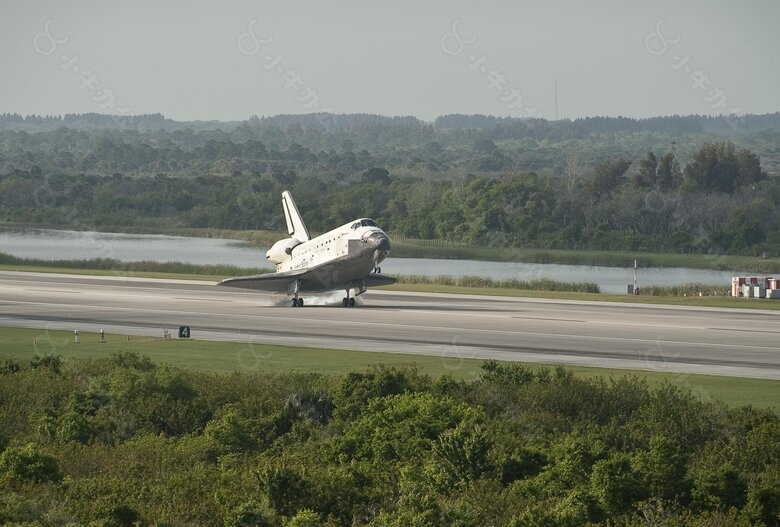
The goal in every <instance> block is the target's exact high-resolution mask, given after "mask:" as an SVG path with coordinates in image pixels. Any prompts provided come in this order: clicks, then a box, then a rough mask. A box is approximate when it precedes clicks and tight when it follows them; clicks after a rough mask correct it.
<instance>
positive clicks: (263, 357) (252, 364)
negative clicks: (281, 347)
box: [236, 336, 274, 370]
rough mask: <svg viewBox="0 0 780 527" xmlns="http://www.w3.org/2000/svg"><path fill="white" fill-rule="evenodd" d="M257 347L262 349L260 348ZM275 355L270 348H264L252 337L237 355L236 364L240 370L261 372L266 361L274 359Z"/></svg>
mask: <svg viewBox="0 0 780 527" xmlns="http://www.w3.org/2000/svg"><path fill="white" fill-rule="evenodd" d="M257 345H260V346H261V347H260V348H258V347H257ZM273 354H274V353H273V351H272V350H271V349H270V347H269V346H262V344H261V343H259V342H255V341H254V337H251V336H250V337H249V339H248V340H247V341H246V344H245V346H243V347H242V348H241V349H240V350H238V352H237V353H236V362H238V365H239V367H240V368H243V369H245V370H259V369H261V368H262V365H263V363H264V362H265V361H267V360H269V359H270V358H271V357H273Z"/></svg>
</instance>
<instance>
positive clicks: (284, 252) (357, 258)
mask: <svg viewBox="0 0 780 527" xmlns="http://www.w3.org/2000/svg"><path fill="white" fill-rule="evenodd" d="M282 207H283V208H284V218H285V221H286V223H287V233H288V234H289V235H290V237H289V238H285V239H283V240H279V241H278V242H276V243H275V244H274V245H273V246H272V247H271V248H270V249H269V250H268V252H267V253H266V254H265V257H266V259H267V260H268V261H269V262H271V263H273V264H275V265H276V272H275V273H267V274H260V275H253V276H241V277H236V278H228V279H226V280H222V281H221V282H219V284H217V285H220V286H228V287H241V288H245V289H255V290H259V291H269V292H274V293H286V294H287V295H288V296H289V297H291V299H292V306H293V307H303V304H304V301H303V298H301V295H303V294H317V293H327V292H330V291H339V290H342V291H345V296H344V298H343V299H342V302H341V304H342V305H343V306H345V307H352V306H354V305H355V297H356V296H358V295H361V294H363V293H365V292H366V290H367V289H368V288H369V287H375V286H379V285H389V284H392V283H394V282H395V278H394V277H392V276H386V275H382V274H381V272H382V270H381V268H380V267H379V264H380V263H382V261H384V259H385V258H387V256H388V254H389V253H390V237H389V236H388V235H387V233H385V232H384V231H383V230H382V229H380V228H379V226H378V225H377V224H376V222H374V220H371V219H369V218H360V219H356V220H353V221H351V222H349V223H345V224H344V225H342V226H341V227H338V228H336V229H333V230H332V231H329V232H326V233H325V234H322V235H320V236H317V237H316V238H311V237H310V236H309V230H308V229H307V228H306V225H305V224H304V222H303V218H302V217H301V214H300V212H299V211H298V207H297V206H296V205H295V201H294V200H293V197H292V195H291V194H290V192H288V191H286V190H285V191H284V192H283V193H282Z"/></svg>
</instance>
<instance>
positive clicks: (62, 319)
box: [0, 272, 780, 379]
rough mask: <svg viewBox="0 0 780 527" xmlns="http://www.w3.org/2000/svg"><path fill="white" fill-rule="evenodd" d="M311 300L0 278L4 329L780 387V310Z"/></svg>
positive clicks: (409, 297) (411, 297) (193, 286)
mask: <svg viewBox="0 0 780 527" xmlns="http://www.w3.org/2000/svg"><path fill="white" fill-rule="evenodd" d="M341 296H343V295H342V294H341V293H338V294H335V295H334V296H333V297H332V298H333V299H334V300H336V301H339V302H340V299H341ZM305 299H306V303H307V307H304V308H292V307H288V303H287V301H286V299H284V298H280V297H278V296H273V295H266V294H263V293H258V292H256V291H248V290H240V289H233V288H223V287H216V286H215V285H214V284H213V283H207V282H195V281H184V280H153V279H136V278H124V277H94V276H76V275H59V274H41V273H21V272H0V326H17V327H33V328H49V329H65V330H71V331H72V330H74V329H78V330H80V331H85V332H86V331H99V330H100V329H104V330H105V331H106V332H108V333H120V334H131V335H155V336H162V332H163V329H168V330H170V331H171V332H172V333H173V334H174V335H175V334H176V329H177V328H178V327H179V326H180V325H189V326H191V328H192V336H193V338H199V339H210V340H229V341H238V342H250V343H255V344H259V343H272V344H287V345H296V346H312V347H321V348H336V349H354V350H361V351H372V352H398V353H409V354H424V355H434V356H440V357H442V360H443V361H446V364H451V365H453V366H455V365H457V364H458V362H459V361H462V360H463V359H487V358H494V359H498V360H517V361H525V362H538V363H548V364H566V365H581V366H594V367H605V368H622V369H642V370H651V371H660V372H668V373H681V374H686V373H699V374H711V375H728V376H740V377H754V378H764V379H780V313H779V312H774V311H766V310H739V309H733V310H732V309H715V308H712V309H707V308H693V307H676V306H674V307H673V306H651V305H637V304H625V303H612V302H575V301H564V300H544V299H522V298H504V297H487V296H472V295H439V294H435V295H434V294H420V293H401V292H390V291H376V290H373V291H369V292H368V293H366V294H365V295H363V296H362V297H360V298H359V304H360V305H358V306H356V307H354V308H343V307H340V306H339V307H323V306H317V305H312V304H313V303H314V302H316V300H315V299H312V298H305ZM319 301H320V303H321V302H322V299H320V300H319ZM0 350H2V343H0Z"/></svg>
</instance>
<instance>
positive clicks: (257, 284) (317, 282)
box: [217, 262, 395, 293]
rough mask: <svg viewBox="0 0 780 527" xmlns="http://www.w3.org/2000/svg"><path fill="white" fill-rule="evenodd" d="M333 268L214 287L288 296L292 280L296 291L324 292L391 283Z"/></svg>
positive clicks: (256, 277) (373, 275)
mask: <svg viewBox="0 0 780 527" xmlns="http://www.w3.org/2000/svg"><path fill="white" fill-rule="evenodd" d="M339 274H340V272H339V269H338V268H337V266H336V265H334V264H333V263H331V262H328V263H325V264H322V265H318V266H317V267H312V268H310V269H301V270H296V271H285V272H283V273H267V274H258V275H252V276H241V277H237V278H228V279H226V280H222V281H221V282H219V284H217V285H222V286H228V287H240V288H243V289H255V290H258V291H268V292H271V293H289V292H290V291H291V289H293V288H294V284H295V281H296V280H300V287H299V291H300V292H302V293H303V292H306V293H324V292H327V291H336V290H340V289H347V288H352V287H357V286H358V285H360V284H361V283H364V284H365V286H366V287H376V286H380V285H390V284H394V283H395V277H392V276H387V275H382V274H376V273H371V274H369V275H367V276H365V277H361V278H357V279H355V278H350V277H344V276H341V277H340V276H339Z"/></svg>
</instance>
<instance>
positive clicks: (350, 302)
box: [341, 288, 355, 307]
mask: <svg viewBox="0 0 780 527" xmlns="http://www.w3.org/2000/svg"><path fill="white" fill-rule="evenodd" d="M345 291H346V292H347V296H345V297H344V298H342V299H341V305H342V306H344V307H355V298H354V297H351V296H349V288H347V289H345Z"/></svg>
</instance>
